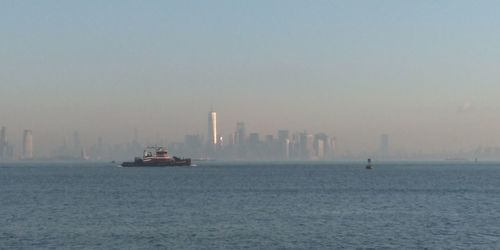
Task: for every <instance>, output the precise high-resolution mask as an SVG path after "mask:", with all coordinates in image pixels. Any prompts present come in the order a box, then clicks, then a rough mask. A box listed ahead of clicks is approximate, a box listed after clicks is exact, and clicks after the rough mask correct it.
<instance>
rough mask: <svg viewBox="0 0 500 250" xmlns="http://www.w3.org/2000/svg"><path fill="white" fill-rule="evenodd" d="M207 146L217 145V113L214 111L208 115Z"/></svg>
mask: <svg viewBox="0 0 500 250" xmlns="http://www.w3.org/2000/svg"><path fill="white" fill-rule="evenodd" d="M208 144H209V145H216V144H217V113H215V111H210V112H209V113H208Z"/></svg>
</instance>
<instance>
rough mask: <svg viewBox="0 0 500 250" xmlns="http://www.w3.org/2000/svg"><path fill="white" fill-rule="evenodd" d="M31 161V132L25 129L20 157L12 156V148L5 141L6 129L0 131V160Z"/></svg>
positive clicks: (3, 127)
mask: <svg viewBox="0 0 500 250" xmlns="http://www.w3.org/2000/svg"><path fill="white" fill-rule="evenodd" d="M16 159H21V160H32V159H33V132H32V131H31V130H29V129H25V130H24V132H23V142H22V151H21V155H17V156H16V155H14V146H13V145H12V144H11V143H9V142H8V141H7V128H6V127H5V126H2V128H1V129H0V160H2V161H8V160H16Z"/></svg>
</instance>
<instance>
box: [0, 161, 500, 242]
mask: <svg viewBox="0 0 500 250" xmlns="http://www.w3.org/2000/svg"><path fill="white" fill-rule="evenodd" d="M0 248H1V249H47V248H48V249H346V248H347V249H426V248H427V249H474V248H476V249H499V248H500V164H495V163H491V164H474V163H453V164H445V163H376V164H374V169H372V170H366V169H365V168H364V164H363V163H355V162H352V163H340V162H331V163H308V162H303V163H218V162H210V163H208V162H207V163H203V162H200V163H197V167H187V168H185V167H184V168H183V167H170V168H122V167H118V166H115V165H113V164H107V163H70V162H66V163H43V162H41V163H36V162H26V163H2V164H0Z"/></svg>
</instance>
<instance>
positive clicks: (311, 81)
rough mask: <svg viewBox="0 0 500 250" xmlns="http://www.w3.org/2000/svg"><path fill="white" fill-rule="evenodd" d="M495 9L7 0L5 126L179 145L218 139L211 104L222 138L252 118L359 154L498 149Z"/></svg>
mask: <svg viewBox="0 0 500 250" xmlns="http://www.w3.org/2000/svg"><path fill="white" fill-rule="evenodd" d="M498 13H500V2H499V1H367V0H366V1H305V0H304V1H0V124H3V125H6V126H8V127H10V128H12V130H14V131H11V132H12V133H13V135H12V136H16V133H17V134H20V132H18V131H17V130H19V131H21V129H22V128H26V127H27V128H32V129H33V130H34V133H35V136H37V138H38V139H39V140H41V141H42V142H43V141H49V139H48V138H49V136H55V135H58V134H61V133H67V134H69V135H70V134H71V133H72V131H73V130H79V131H80V133H81V134H82V136H85V137H86V138H87V139H86V140H87V141H88V143H91V142H93V140H95V138H96V137H97V135H107V136H108V137H109V140H115V141H117V142H120V141H123V140H126V139H128V138H127V136H128V135H127V133H131V131H132V129H133V128H134V127H137V128H139V129H140V130H141V131H144V132H142V135H143V136H144V137H146V138H147V137H149V138H153V137H154V136H156V135H158V134H161V136H164V137H167V138H171V139H175V140H178V139H181V138H182V136H183V135H184V134H186V133H206V118H207V112H208V110H209V108H210V105H213V106H214V107H215V109H216V110H217V111H218V113H219V124H220V126H219V127H220V132H222V133H223V135H227V134H228V133H230V132H233V130H234V126H235V125H234V124H235V123H236V121H239V120H243V121H245V122H246V123H247V126H248V129H249V130H255V131H259V132H262V133H274V132H275V131H276V130H277V129H280V128H289V129H291V130H303V129H308V130H309V131H311V132H319V131H324V132H327V133H329V134H332V135H336V136H337V137H338V138H339V146H341V145H342V146H343V147H344V148H345V149H351V150H358V151H362V150H370V149H372V148H374V147H376V145H377V138H378V135H379V134H380V133H389V134H390V135H391V141H392V144H393V145H395V146H397V147H399V148H402V149H406V150H426V149H429V150H430V149H432V150H438V149H441V148H451V149H453V148H457V147H473V146H476V145H478V144H484V145H498V144H500V143H498V142H500V133H498V128H500V118H499V117H500V116H499V115H500V98H498V93H500V71H499V69H500V46H499V44H500V32H498V27H500V15H498ZM462 106H465V109H461V107H462ZM145 120H147V121H148V122H143V121H145ZM16 129H17V130H16ZM148 130H149V131H150V132H145V131H148ZM61 131H63V132H61ZM57 143H58V142H57Z"/></svg>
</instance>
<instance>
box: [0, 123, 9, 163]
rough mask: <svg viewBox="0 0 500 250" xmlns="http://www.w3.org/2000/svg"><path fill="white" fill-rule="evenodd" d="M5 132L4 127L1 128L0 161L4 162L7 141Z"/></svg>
mask: <svg viewBox="0 0 500 250" xmlns="http://www.w3.org/2000/svg"><path fill="white" fill-rule="evenodd" d="M6 130H7V128H6V127H5V126H2V129H1V130H0V160H4V159H5V157H6V151H7V139H6Z"/></svg>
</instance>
